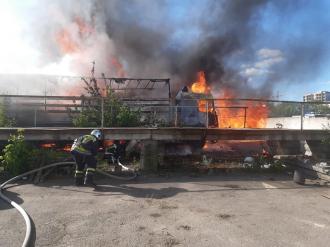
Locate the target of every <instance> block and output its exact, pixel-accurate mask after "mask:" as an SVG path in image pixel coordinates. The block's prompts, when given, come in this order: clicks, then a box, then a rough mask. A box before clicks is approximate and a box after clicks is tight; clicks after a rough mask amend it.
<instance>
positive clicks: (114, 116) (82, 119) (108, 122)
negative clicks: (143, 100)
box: [72, 67, 141, 127]
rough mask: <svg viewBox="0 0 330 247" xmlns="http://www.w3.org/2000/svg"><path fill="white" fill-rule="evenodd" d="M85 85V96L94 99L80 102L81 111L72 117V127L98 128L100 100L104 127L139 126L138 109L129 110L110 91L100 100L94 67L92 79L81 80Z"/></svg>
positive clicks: (139, 115) (139, 114)
mask: <svg viewBox="0 0 330 247" xmlns="http://www.w3.org/2000/svg"><path fill="white" fill-rule="evenodd" d="M82 80H83V82H84V83H85V85H86V86H85V87H84V88H85V90H86V92H87V95H88V96H90V97H94V99H93V100H85V101H83V102H82V106H83V107H82V110H81V112H80V113H79V114H78V115H77V116H73V117H72V122H73V125H74V126H76V127H99V126H101V119H102V100H103V114H104V115H103V117H104V123H103V125H104V127H133V126H138V125H139V124H141V121H140V119H141V113H140V110H139V109H135V110H134V109H131V108H130V107H128V106H127V105H124V103H123V102H122V101H121V100H120V99H119V98H118V97H117V96H116V95H115V94H114V92H113V91H111V89H109V91H108V92H107V93H106V96H105V97H103V98H102V96H101V95H102V94H101V92H100V91H101V89H100V87H99V86H98V82H97V80H96V78H95V77H94V67H93V69H92V77H91V78H90V80H89V81H87V80H86V79H85V78H82Z"/></svg>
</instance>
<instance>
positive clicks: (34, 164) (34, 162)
mask: <svg viewBox="0 0 330 247" xmlns="http://www.w3.org/2000/svg"><path fill="white" fill-rule="evenodd" d="M23 134H24V133H23V130H18V131H17V134H15V135H11V136H10V137H9V139H8V144H7V145H6V146H5V148H4V149H3V150H2V153H3V155H2V156H0V166H2V167H3V169H4V171H5V172H7V173H8V174H9V175H11V176H17V175H19V174H22V173H24V172H26V171H29V170H32V169H35V168H38V167H40V166H43V165H46V164H50V163H52V162H56V161H59V160H60V159H63V158H66V157H68V154H66V153H63V152H58V151H55V150H51V149H41V148H35V147H33V146H32V145H30V144H28V143H27V142H26V141H25V140H24V135H23Z"/></svg>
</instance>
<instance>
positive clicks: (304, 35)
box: [0, 0, 330, 100]
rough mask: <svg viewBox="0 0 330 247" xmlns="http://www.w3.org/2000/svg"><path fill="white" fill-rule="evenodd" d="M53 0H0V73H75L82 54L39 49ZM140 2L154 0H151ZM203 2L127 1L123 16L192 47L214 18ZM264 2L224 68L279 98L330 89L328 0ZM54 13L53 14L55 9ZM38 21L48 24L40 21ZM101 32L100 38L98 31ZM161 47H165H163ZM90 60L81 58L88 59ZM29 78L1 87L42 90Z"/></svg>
mask: <svg viewBox="0 0 330 247" xmlns="http://www.w3.org/2000/svg"><path fill="white" fill-rule="evenodd" d="M54 2H55V3H56V2H63V1H61V0H59V1H57V0H54V1H50V0H48V1H47V0H45V1H41V0H39V1H38V0H25V1H20V0H0V30H1V32H0V54H1V58H2V59H1V61H0V75H1V74H12V75H14V74H46V75H79V73H78V72H79V71H77V70H74V69H72V63H73V61H74V62H76V61H77V60H79V59H80V58H79V59H78V58H77V57H74V56H72V55H71V54H69V55H67V54H62V55H61V57H60V58H58V56H59V55H57V56H55V55H54V56H53V57H54V58H53V57H51V56H50V57H47V59H45V48H44V47H43V48H41V46H42V45H43V46H44V44H43V43H45V42H44V40H47V37H45V36H44V35H45V34H47V32H46V31H47V30H46V31H45V29H47V28H50V29H51V28H52V25H53V23H55V21H54V20H50V19H47V18H53V17H52V16H48V15H47V11H48V10H49V9H51V10H52V8H53V5H54ZM69 2H70V1H69ZM86 2H88V1H83V0H82V1H81V3H84V4H86ZM108 2H111V1H108ZM114 2H115V1H114ZM133 2H134V1H133ZM141 2H143V3H144V4H146V3H147V4H150V5H153V4H154V1H152V0H149V2H148V0H144V1H141ZM209 2H212V0H207V1H198V0H181V1H175V0H164V1H162V3H163V5H162V8H161V9H163V10H164V11H162V12H160V13H144V12H140V13H134V10H133V11H132V10H131V9H129V8H128V10H127V13H126V14H127V18H131V19H133V21H136V22H139V23H140V24H141V25H142V26H143V25H145V26H147V27H148V28H152V29H155V30H157V29H162V28H163V29H166V28H167V29H168V30H170V31H169V33H168V43H167V44H166V46H168V47H170V49H171V50H175V51H176V52H178V53H180V52H181V51H185V48H186V47H189V46H190V45H191V46H193V44H194V42H195V41H196V40H200V42H201V44H202V42H203V35H205V30H203V29H202V28H201V27H202V26H201V25H200V22H201V20H202V21H203V22H205V23H207V22H208V21H210V22H212V21H213V19H212V18H211V17H210V15H209V12H208V11H209V10H208V8H207V7H206V5H207V4H206V3H209ZM224 2H225V1H224ZM238 2H240V1H238ZM241 2H242V3H243V2H244V1H241ZM265 2H267V4H264V5H263V6H262V7H261V8H258V9H257V11H255V12H254V13H253V15H252V17H251V18H249V23H248V26H250V27H251V33H250V34H249V35H250V36H251V37H252V38H251V37H250V41H249V42H247V43H246V44H244V40H243V44H241V45H240V48H237V49H235V51H234V52H231V53H229V54H228V55H226V57H224V58H223V59H222V60H223V63H224V64H225V67H226V68H230V69H233V70H235V71H236V72H237V74H239V75H240V76H241V77H242V78H244V80H246V83H247V84H248V85H249V86H250V87H251V88H255V90H259V89H260V88H262V87H267V86H268V85H270V86H271V87H272V92H273V97H276V96H279V99H283V100H284V99H285V100H302V97H303V95H304V94H307V93H313V92H317V91H323V90H325V91H330V42H329V38H330V1H328V0H316V1H307V0H297V1H296V0H292V1H284V0H278V1H265ZM48 3H49V4H48ZM75 3H77V1H75ZM40 5H41V6H42V7H40ZM155 5H157V4H155ZM142 6H145V5H142ZM141 8H142V7H141ZM155 8H156V9H157V8H158V7H157V6H156V7H155ZM142 9H143V8H142ZM45 10H47V11H45ZM130 11H131V12H130ZM140 11H142V10H141V9H140ZM50 12H51V13H53V12H54V11H53V10H52V11H50ZM220 13H221V11H220ZM61 14H63V15H65V14H66V13H65V12H63V13H61ZM56 15H57V16H58V13H57V14H56ZM223 15H224V16H225V15H226V13H223ZM123 18H124V19H125V17H123ZM134 18H136V20H134ZM220 20H221V18H220ZM57 22H60V21H59V20H57ZM57 22H56V24H58V23H57ZM128 22H129V21H128ZM44 23H47V25H44V26H42V25H41V24H44ZM48 23H49V25H48ZM129 23H130V22H129ZM216 25H218V28H219V30H223V32H226V30H227V29H228V30H230V28H231V27H227V25H230V23H228V22H225V23H224V24H223V23H221V22H220V23H216ZM233 25H234V24H233ZM41 27H42V28H43V29H42V28H41ZM210 36H212V33H210ZM99 38H100V39H102V38H103V36H99ZM102 40H103V39H102ZM104 42H105V43H106V46H105V47H109V49H112V46H113V45H115V44H113V43H112V40H110V41H108V40H106V41H104ZM163 48H164V47H163ZM92 52H93V50H91V51H88V52H85V54H84V56H87V55H88V54H92ZM118 52H119V49H118V50H116V54H117V55H118V56H120V54H118ZM160 52H166V49H164V50H161V51H160ZM123 57H124V56H123ZM88 59H89V58H88ZM88 59H86V60H83V62H85V63H87V62H86V61H89V60H88ZM80 60H81V59H80ZM90 60H92V58H91V59H90ZM122 63H123V64H124V66H126V64H127V67H129V66H130V64H129V61H126V60H125V58H123V59H122ZM88 66H90V65H88ZM131 66H132V65H131ZM141 73H142V72H141ZM0 77H1V76H0ZM146 77H148V75H146ZM14 84H15V83H13V85H14ZM31 85H32V84H31ZM31 85H30V86H28V85H20V84H19V83H17V84H15V89H10V87H9V85H8V89H4V88H2V90H1V91H2V92H10V93H16V92H22V93H26V91H27V90H28V89H24V88H28V87H30V88H31V87H35V88H34V90H35V92H38V90H40V87H39V86H38V84H36V85H34V84H33V86H31ZM55 86H56V85H55ZM55 86H54V87H55ZM0 87H1V83H0ZM2 87H4V85H2ZM20 88H22V89H20ZM13 90H14V92H13ZM43 90H44V89H43ZM54 90H55V89H54Z"/></svg>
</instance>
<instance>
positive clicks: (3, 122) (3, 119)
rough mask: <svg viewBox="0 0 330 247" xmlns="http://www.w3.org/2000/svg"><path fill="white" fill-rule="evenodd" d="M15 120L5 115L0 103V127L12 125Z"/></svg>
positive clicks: (2, 105)
mask: <svg viewBox="0 0 330 247" xmlns="http://www.w3.org/2000/svg"><path fill="white" fill-rule="evenodd" d="M14 123H15V121H14V120H13V119H10V118H9V117H8V116H7V112H6V108H5V106H4V104H2V103H0V127H12V126H14Z"/></svg>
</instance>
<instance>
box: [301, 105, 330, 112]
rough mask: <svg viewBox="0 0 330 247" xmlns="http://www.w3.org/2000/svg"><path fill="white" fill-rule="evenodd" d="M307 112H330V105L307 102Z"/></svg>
mask: <svg viewBox="0 0 330 247" xmlns="http://www.w3.org/2000/svg"><path fill="white" fill-rule="evenodd" d="M305 112H313V113H314V114H330V107H329V106H328V105H323V104H320V105H319V104H310V105H308V104H306V105H305Z"/></svg>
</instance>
